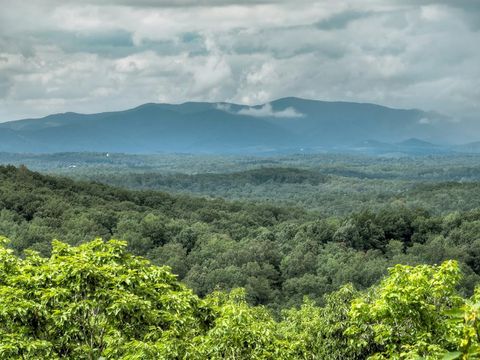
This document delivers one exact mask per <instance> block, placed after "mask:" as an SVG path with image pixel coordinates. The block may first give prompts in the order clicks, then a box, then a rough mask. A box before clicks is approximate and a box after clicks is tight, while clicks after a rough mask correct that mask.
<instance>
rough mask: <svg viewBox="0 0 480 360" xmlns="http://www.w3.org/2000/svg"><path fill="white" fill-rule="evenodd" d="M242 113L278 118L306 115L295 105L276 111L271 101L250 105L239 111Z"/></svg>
mask: <svg viewBox="0 0 480 360" xmlns="http://www.w3.org/2000/svg"><path fill="white" fill-rule="evenodd" d="M238 114H240V115H248V116H255V117H276V118H298V117H302V116H304V115H303V114H302V113H300V112H298V111H297V110H295V109H294V108H293V107H288V108H286V109H283V110H278V111H275V110H273V108H272V105H271V104H270V103H267V104H264V105H262V106H259V107H248V108H243V109H241V110H240V111H238Z"/></svg>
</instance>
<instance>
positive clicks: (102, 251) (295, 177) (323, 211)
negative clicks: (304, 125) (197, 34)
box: [0, 153, 480, 360]
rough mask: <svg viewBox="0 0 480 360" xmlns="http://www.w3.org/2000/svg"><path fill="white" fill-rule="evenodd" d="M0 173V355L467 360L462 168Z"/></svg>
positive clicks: (397, 165)
mask: <svg viewBox="0 0 480 360" xmlns="http://www.w3.org/2000/svg"><path fill="white" fill-rule="evenodd" d="M0 162H4V163H5V162H8V163H13V164H17V165H18V164H22V163H24V164H27V165H28V167H30V168H33V169H38V170H41V171H42V172H44V173H46V172H48V173H50V175H47V174H41V173H38V172H33V171H31V170H29V169H27V168H26V167H25V166H19V167H15V166H0V234H3V235H5V236H7V237H8V238H10V240H9V241H6V240H5V241H3V242H4V249H0V257H1V261H0V358H12V359H16V358H18V359H20V358H22V359H40V358H48V359H56V358H69V359H82V358H85V359H97V358H100V357H103V358H106V359H199V360H200V359H218V360H220V359H245V360H247V359H312V360H313V359H366V358H371V359H417V358H419V357H423V358H426V359H441V358H443V357H444V356H445V358H446V359H457V358H458V359H460V358H461V359H477V358H480V355H479V349H480V348H479V341H478V338H479V336H480V328H479V323H478V320H477V319H478V316H479V315H480V314H479V310H478V309H479V307H480V305H479V302H480V296H479V290H478V289H477V290H475V288H476V286H477V284H479V283H480V265H479V264H480V191H479V190H480V183H479V180H480V159H478V158H477V157H475V156H468V155H464V156H458V155H454V156H450V155H448V156H447V155H436V156H425V157H414V158H403V157H402V158H371V157H365V156H347V155H289V156H275V157H268V158H267V157H236V156H228V157H220V156H191V155H150V156H139V155H122V154H108V156H107V154H106V153H103V154H102V153H62V154H52V155H42V154H37V155H34V154H32V155H19V154H7V153H2V154H0ZM59 175H62V176H59ZM63 176H69V177H73V178H74V179H71V178H67V177H63ZM91 180H94V181H95V182H92V181H91ZM102 183H107V184H102ZM108 184H110V185H108ZM112 185H115V186H117V187H113V186H112ZM127 188H130V189H127ZM159 190H162V191H168V193H167V192H161V191H159ZM221 197H224V198H227V199H229V200H225V199H222V198H221ZM96 237H101V238H103V239H104V240H105V241H107V240H110V239H122V240H125V241H127V243H128V245H126V244H127V243H123V242H121V241H111V242H108V243H104V242H103V241H101V240H95V241H93V242H91V240H92V239H94V238H96ZM52 239H59V240H61V241H62V242H63V243H60V242H54V243H53V246H52ZM76 246H78V247H76ZM0 248H1V247H0ZM7 249H8V250H7ZM31 250H34V251H36V252H38V253H35V252H33V253H32V251H31ZM131 254H134V255H140V256H142V257H143V258H146V259H148V261H146V260H142V259H140V258H137V257H135V256H134V255H131ZM150 264H154V265H158V266H163V265H168V266H170V268H171V271H172V273H173V274H176V275H177V277H175V276H173V275H172V274H171V273H170V270H168V269H166V268H157V267H156V266H151V265H150ZM398 264H403V265H398ZM434 264H442V265H434ZM411 266H415V267H411ZM389 268H390V270H388V269H389ZM180 281H181V282H180ZM239 288H243V289H244V290H239ZM190 289H191V290H190Z"/></svg>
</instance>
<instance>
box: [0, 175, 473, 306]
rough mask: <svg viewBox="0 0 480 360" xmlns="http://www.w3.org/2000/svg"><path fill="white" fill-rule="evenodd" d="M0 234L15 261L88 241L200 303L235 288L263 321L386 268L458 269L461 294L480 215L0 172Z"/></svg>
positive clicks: (469, 280) (466, 288) (363, 282)
mask: <svg viewBox="0 0 480 360" xmlns="http://www.w3.org/2000/svg"><path fill="white" fill-rule="evenodd" d="M0 208H1V209H2V210H1V211H0V233H2V234H4V235H5V236H8V237H9V238H10V239H11V242H10V244H9V247H11V248H12V249H14V250H15V252H16V253H18V254H21V253H22V251H23V250H25V249H33V250H37V251H39V252H40V253H41V254H43V255H45V256H47V255H48V254H49V253H50V251H51V248H50V243H51V240H52V239H61V240H62V241H65V242H66V243H68V244H72V245H75V244H80V243H83V242H85V241H89V240H91V239H93V238H95V237H97V236H100V237H102V238H103V239H105V240H108V239H110V238H119V239H123V240H126V241H128V243H129V251H132V252H133V253H134V254H137V255H142V256H145V257H147V258H149V259H150V260H151V261H152V262H153V263H154V264H158V265H169V266H171V268H172V271H173V272H174V273H175V274H177V275H178V276H179V279H181V280H182V281H184V282H185V283H186V284H187V285H188V286H190V287H191V288H192V289H193V290H194V291H195V292H196V293H197V294H198V295H200V296H205V295H206V294H208V293H211V292H212V291H213V290H215V289H227V290H228V289H232V288H236V287H244V288H245V289H246V292H247V295H246V296H247V300H248V301H249V303H251V304H263V305H268V306H269V307H271V308H272V309H280V308H284V307H286V306H291V305H298V304H300V303H301V302H302V298H303V296H304V295H308V296H309V297H310V298H311V299H313V300H314V301H316V302H317V303H322V302H323V296H324V295H325V294H328V293H330V292H332V291H335V290H337V289H339V288H340V287H341V286H342V285H344V284H346V283H349V282H351V283H353V284H354V285H355V287H357V288H358V289H365V288H368V287H370V286H372V285H373V284H375V283H376V282H377V281H378V280H379V279H380V278H381V277H382V276H384V275H385V274H386V270H387V268H388V267H390V266H393V265H395V264H412V265H415V264H422V263H427V264H435V263H436V264H438V263H440V262H442V261H444V260H447V259H456V260H458V261H459V264H460V267H461V268H462V271H463V273H464V277H463V280H462V281H461V283H460V290H461V292H463V293H465V294H471V293H472V291H473V288H474V285H475V284H476V283H477V282H478V281H479V275H480V268H479V266H478V264H479V256H480V238H479V235H478V234H480V209H477V210H470V211H466V212H453V213H447V214H442V215H435V214H431V213H429V212H428V211H426V210H422V209H419V208H414V207H413V208H412V207H409V206H405V205H404V204H402V203H401V202H399V201H393V202H391V203H388V202H387V203H384V204H383V206H382V207H380V208H379V209H377V210H368V209H364V210H361V211H360V210H359V211H357V212H354V213H352V214H349V215H345V216H341V217H336V216H328V217H326V216H324V215H321V214H320V213H316V212H311V211H306V210H302V209H299V208H294V207H280V206H272V205H261V204H254V203H248V202H228V201H224V200H220V199H216V200H208V199H203V198H197V197H190V196H185V195H169V194H166V193H161V192H157V191H132V190H124V189H119V188H114V187H111V186H107V185H102V184H98V183H89V182H76V181H73V180H70V179H66V178H61V177H54V176H45V175H41V174H39V173H35V172H31V171H29V170H28V169H26V168H25V167H20V168H16V167H13V166H7V167H1V168H0Z"/></svg>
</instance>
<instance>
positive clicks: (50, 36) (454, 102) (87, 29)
mask: <svg viewBox="0 0 480 360" xmlns="http://www.w3.org/2000/svg"><path fill="white" fill-rule="evenodd" d="M286 96H297V97H303V98H309V99H319V100H341V101H356V102H372V103H377V104H382V105H387V106H391V107H397V108H419V109H423V110H429V111H430V110H433V111H437V112H440V113H444V114H446V115H449V116H452V117H453V118H456V119H457V118H458V119H461V118H464V117H469V118H479V121H480V116H479V115H480V1H478V0H451V1H447V0H443V1H442V0H438V1H428V0H383V1H381V0H362V1H358V0H355V1H353V0H352V1H342V0H339V1H337V0H336V1H333V0H332V1H308V0H294V1H286V0H283V1H282V0H263V1H262V0H243V1H238V0H211V1H207V0H197V1H193V0H176V1H174V0H157V1H154V0H116V1H114V0H96V1H94V0H83V1H82V0H77V1H73V0H35V1H11V0H0V122H2V121H7V120H14V119H19V118H26V117H39V116H44V115H47V114H52V113H58V112H67V111H75V112H82V113H95V112H101V111H111V110H122V109H127V108H131V107H134V106H137V105H140V104H142V103H146V102H168V103H181V102H185V101H212V102H216V101H228V102H235V103H242V104H250V105H253V104H261V103H267V102H269V101H271V100H274V99H277V98H281V97H286Z"/></svg>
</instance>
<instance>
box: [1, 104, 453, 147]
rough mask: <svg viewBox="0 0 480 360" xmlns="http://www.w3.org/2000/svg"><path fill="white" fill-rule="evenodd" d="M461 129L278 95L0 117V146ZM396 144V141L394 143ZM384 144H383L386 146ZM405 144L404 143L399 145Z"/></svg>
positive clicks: (325, 141)
mask: <svg viewBox="0 0 480 360" xmlns="http://www.w3.org/2000/svg"><path fill="white" fill-rule="evenodd" d="M459 131H461V129H459V128H458V125H457V126H455V127H454V126H453V125H452V123H451V122H450V121H449V119H448V118H447V117H445V116H442V115H439V114H436V113H431V112H424V111H421V110H401V109H392V108H388V107H384V106H380V105H374V104H363V103H348V102H325V101H316V100H305V99H299V98H293V97H291V98H283V99H279V100H276V101H273V102H271V103H267V104H263V105H257V106H252V107H249V106H245V105H237V104H230V103H206V102H203V103H202V102H187V103H183V104H153V103H149V104H144V105H141V106H139V107H136V108H133V109H130V110H125V111H116V112H106V113H99V114H89V115H86V114H77V113H64V114H55V115H50V116H47V117H44V118H40V119H25V120H17V121H10V122H4V123H0V151H5V152H31V153H51V152H65V151H70V152H77V151H97V152H98V151H100V152H101V151H105V152H124V153H162V152H179V153H268V152H299V151H331V150H345V151H350V150H351V151H355V149H357V150H358V146H355V144H358V143H360V142H365V141H367V140H368V141H376V142H382V143H389V144H397V145H395V146H394V148H401V149H406V148H408V149H411V148H417V149H419V150H421V152H425V151H426V150H427V148H435V149H437V150H438V147H436V146H428V147H426V146H425V144H421V143H419V141H420V140H418V141H413V142H412V141H410V142H411V144H410V143H409V142H408V141H407V142H406V143H402V141H406V140H407V139H411V138H418V139H423V140H427V141H432V142H448V141H452V140H453V139H454V136H455V134H457V133H459ZM398 144H400V145H398ZM387 147H388V146H387ZM407 152H408V151H407Z"/></svg>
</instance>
